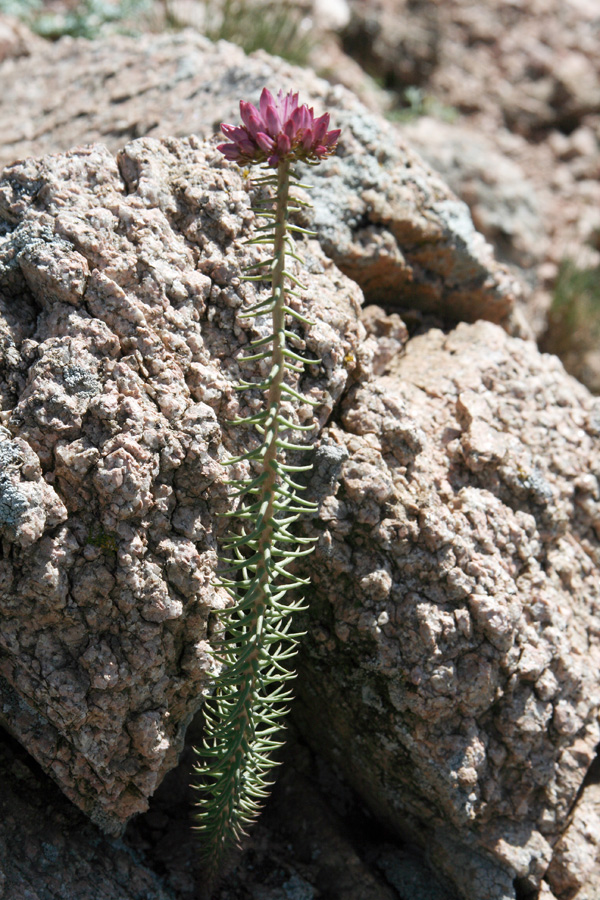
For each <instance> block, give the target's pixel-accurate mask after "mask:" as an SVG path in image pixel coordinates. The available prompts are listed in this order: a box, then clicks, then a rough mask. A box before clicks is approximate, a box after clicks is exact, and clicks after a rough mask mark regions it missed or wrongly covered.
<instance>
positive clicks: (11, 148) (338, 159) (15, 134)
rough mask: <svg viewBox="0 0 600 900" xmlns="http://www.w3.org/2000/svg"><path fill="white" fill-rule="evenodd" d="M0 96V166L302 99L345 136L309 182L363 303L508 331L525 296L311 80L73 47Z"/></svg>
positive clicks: (471, 235) (400, 150)
mask: <svg viewBox="0 0 600 900" xmlns="http://www.w3.org/2000/svg"><path fill="white" fill-rule="evenodd" d="M0 85H2V91H1V92H0V134H2V135H3V138H2V144H0V165H2V164H4V165H6V164H7V163H11V162H13V161H14V160H15V159H18V158H22V157H23V156H26V155H36V156H41V155H43V154H45V153H51V152H56V151H57V150H68V149H69V148H70V147H72V146H74V145H76V144H79V143H82V142H89V141H102V142H103V143H106V145H107V146H108V147H109V148H110V149H112V150H114V151H116V150H118V149H119V148H120V147H122V146H123V143H124V141H125V140H126V139H127V138H130V137H141V136H143V135H150V136H153V137H158V136H165V135H167V136H173V135H174V136H187V135H189V134H196V135H199V136H201V137H210V136H211V135H212V134H214V132H215V131H217V130H218V128H219V124H220V123H221V122H222V121H225V122H235V121H237V120H238V117H239V100H240V99H246V100H250V101H252V102H255V103H256V102H257V101H258V98H259V96H260V91H261V89H262V87H263V86H264V85H267V86H269V87H271V88H272V89H273V90H274V91H277V90H278V89H279V88H282V89H283V90H284V91H287V90H290V89H293V90H295V91H299V92H300V95H301V98H302V100H303V101H304V102H307V103H311V104H313V103H314V105H315V108H316V110H317V111H319V112H322V111H324V110H327V111H329V112H330V113H331V115H332V122H333V124H334V126H335V127H336V128H341V129H342V138H341V140H340V145H339V151H338V153H337V154H336V156H335V158H333V159H331V160H329V161H328V162H327V163H324V164H322V165H321V166H319V167H318V168H317V169H315V170H314V171H311V180H313V181H314V184H315V190H314V191H313V192H312V199H313V202H314V213H313V214H311V223H312V225H313V226H314V227H316V229H317V231H318V233H319V240H320V242H321V245H322V247H323V249H324V250H325V253H326V254H327V255H328V256H330V257H331V259H333V261H334V262H335V263H336V265H337V266H338V268H339V269H341V271H342V272H344V273H345V274H346V275H348V276H349V277H350V278H352V279H353V280H354V281H356V283H357V284H359V285H360V287H361V288H362V290H363V293H364V294H365V297H366V298H367V300H368V301H369V302H372V303H384V304H385V305H386V307H388V308H389V307H393V306H396V307H401V306H407V305H410V306H411V307H417V308H421V309H424V310H427V311H433V312H435V313H437V314H439V315H442V316H443V317H444V318H446V319H450V320H452V319H454V320H461V319H467V320H469V321H473V320H474V319H477V318H486V319H490V320H491V321H493V322H506V321H507V320H510V316H511V311H512V309H513V305H514V302H515V298H516V297H518V296H519V294H520V286H519V284H518V282H517V280H516V279H515V278H514V276H513V275H511V274H510V273H509V272H508V271H507V270H506V269H505V268H504V267H502V266H501V265H499V264H498V263H497V262H496V261H495V260H494V257H493V254H492V251H491V248H490V246H489V245H488V244H486V242H485V240H484V239H483V238H482V236H481V235H480V234H479V233H478V232H477V231H476V230H475V229H474V227H473V222H472V219H471V216H470V213H469V210H468V207H467V206H466V204H465V203H463V202H461V201H459V200H458V199H457V198H456V196H455V195H454V194H453V193H452V192H451V191H450V190H449V189H448V187H447V186H446V184H445V183H444V181H443V180H442V179H441V178H440V177H439V176H438V175H436V174H435V173H434V172H433V171H432V170H431V169H430V168H429V167H428V166H427V165H426V164H425V163H424V162H423V161H422V159H421V158H420V157H419V156H418V155H417V154H416V153H414V152H413V151H412V150H411V149H410V147H409V146H408V145H407V144H406V143H405V142H404V141H403V140H402V139H401V137H400V136H399V135H398V132H397V130H396V129H394V128H393V127H392V126H391V125H390V123H388V122H386V121H385V119H383V118H382V117H380V116H377V115H375V114H373V113H371V112H368V111H367V110H366V109H365V107H364V106H362V105H361V104H360V103H359V102H358V100H356V98H355V97H354V96H353V95H352V94H351V93H350V92H349V91H347V90H345V89H344V88H342V87H332V86H331V85H330V84H328V83H327V82H325V81H323V80H322V79H320V78H317V77H316V76H315V75H314V74H313V73H312V72H309V71H305V70H302V69H299V68H296V67H293V66H290V65H289V64H288V63H285V62H283V61H282V60H278V59H275V58H273V57H270V56H268V55H267V54H266V53H257V54H254V55H253V56H252V57H246V56H244V54H243V52H242V51H241V50H240V49H239V47H234V46H233V45H232V44H227V43H225V42H224V41H221V42H219V43H218V44H216V45H215V44H211V43H210V42H209V41H207V40H206V39H205V38H203V37H201V36H200V35H198V34H197V33H195V32H192V31H187V32H183V33H181V34H177V35H174V34H165V35H160V36H156V35H143V36H141V37H138V38H127V37H112V38H111V39H110V40H101V41H95V42H92V43H90V42H89V41H86V40H72V39H69V38H67V39H63V40H61V41H59V42H58V43H56V44H53V45H47V46H46V48H45V49H43V50H38V51H36V52H35V53H34V54H33V55H32V56H30V57H26V58H23V59H16V60H8V61H7V62H6V63H5V65H4V66H1V67H0ZM48 85H52V91H51V92H49V91H48ZM74 85H77V88H76V90H74ZM15 109H19V110H20V111H21V112H20V114H19V116H18V117H16V116H15V115H14V110H15ZM510 327H517V324H516V323H513V324H512V325H511V326H510Z"/></svg>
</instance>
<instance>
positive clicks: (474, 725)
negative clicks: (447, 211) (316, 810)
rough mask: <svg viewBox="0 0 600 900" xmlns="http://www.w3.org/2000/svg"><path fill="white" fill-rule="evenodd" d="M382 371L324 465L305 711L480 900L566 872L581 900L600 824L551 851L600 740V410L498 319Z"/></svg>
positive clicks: (334, 433) (338, 429) (434, 339)
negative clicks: (580, 889) (497, 322)
mask: <svg viewBox="0 0 600 900" xmlns="http://www.w3.org/2000/svg"><path fill="white" fill-rule="evenodd" d="M372 322H375V325H376V328H375V330H376V332H377V333H379V334H381V332H382V328H383V322H384V320H383V319H382V318H381V316H380V317H379V318H378V317H377V316H374V315H373V314H371V315H370V316H369V319H368V323H369V325H370V327H371V328H372V326H371V323H372ZM390 330H393V327H392V326H391V327H390ZM396 331H397V329H396ZM397 334H398V338H397V339H398V342H399V344H401V343H402V340H403V339H402V335H401V334H400V333H399V332H398V331H397ZM388 340H389V338H388ZM365 350H366V347H365ZM376 371H378V372H379V374H378V375H377V377H376V378H375V379H374V380H373V381H370V382H367V383H365V384H358V385H356V386H354V387H353V388H352V389H351V391H350V392H349V394H348V395H347V396H346V397H345V399H344V401H343V408H342V413H341V417H340V420H339V423H338V424H336V425H332V426H331V427H329V428H328V429H327V430H326V431H325V433H324V435H323V436H322V441H321V448H320V450H319V451H318V460H319V464H318V465H317V467H316V472H315V480H314V489H315V493H316V495H317V496H320V497H321V501H322V502H321V509H320V514H319V521H318V522H317V523H316V524H317V528H318V532H317V533H318V534H319V542H318V545H317V551H316V554H317V555H316V558H315V560H314V562H313V564H312V566H311V573H312V578H313V585H314V590H313V592H312V593H311V596H310V611H311V612H310V615H311V621H310V626H309V636H308V641H307V643H306V644H305V653H304V660H303V665H302V675H301V678H300V679H299V682H298V691H299V694H300V702H299V704H298V706H297V707H296V713H297V716H298V717H299V720H300V721H301V723H302V727H303V730H304V733H305V734H306V735H307V737H308V739H309V740H311V741H312V742H314V746H315V747H317V746H318V747H319V748H320V749H321V750H322V751H326V752H328V754H329V756H330V758H331V759H332V760H334V761H335V762H336V764H337V765H339V767H340V768H341V770H342V771H343V772H344V773H345V775H346V777H347V778H348V780H349V781H350V783H351V784H352V785H353V786H354V787H355V788H356V789H357V790H358V791H359V792H360V793H361V794H362V796H363V798H364V799H365V802H367V803H370V804H371V806H372V808H375V809H376V810H377V812H378V814H379V816H380V817H381V818H382V819H383V820H384V821H387V822H388V824H390V825H391V826H392V827H394V828H395V829H396V830H398V831H399V832H400V833H402V832H404V833H409V834H411V836H412V837H413V839H418V840H420V841H422V843H423V844H424V845H425V846H427V848H428V849H429V853H430V856H431V858H432V859H434V860H435V862H436V864H437V865H438V866H439V867H440V868H441V869H442V870H445V871H446V873H447V874H448V875H449V876H450V877H451V879H452V880H453V882H454V883H455V884H456V885H457V886H458V888H459V891H460V893H461V896H463V897H466V898H469V900H514V898H515V897H517V896H519V897H520V896H528V892H535V891H536V889H537V888H539V886H540V882H541V880H542V878H543V877H544V874H545V873H546V871H547V870H548V869H549V870H548V876H547V877H548V883H549V885H550V887H551V888H552V890H555V889H556V896H557V897H560V898H561V900H563V898H569V897H570V896H571V894H570V893H569V889H570V888H571V887H572V886H573V885H576V884H577V882H578V880H579V882H580V883H581V881H583V880H584V878H585V874H586V867H587V870H588V871H589V870H590V868H593V866H594V861H595V865H598V861H597V852H598V847H597V836H596V835H595V832H594V829H593V827H591V826H589V827H588V826H587V825H586V812H585V811H584V812H582V816H581V818H580V819H579V818H578V819H577V820H576V821H577V822H578V823H579V824H573V825H571V826H570V827H569V830H568V831H567V832H566V834H565V836H564V838H563V841H562V843H561V844H559V845H558V847H557V856H556V859H553V847H554V845H555V844H556V842H557V841H558V840H559V839H560V838H561V835H562V834H563V831H564V829H565V828H567V825H568V823H569V821H570V820H569V816H570V813H571V810H572V807H573V804H574V803H575V801H576V798H577V795H578V791H579V789H580V787H581V785H582V782H583V779H584V776H585V774H586V772H587V770H588V767H589V766H590V763H591V762H592V760H593V759H594V755H595V749H596V746H597V743H598V737H599V729H598V710H599V706H600V683H599V681H598V671H599V668H600V628H599V626H598V621H599V619H598V614H599V611H600V588H599V585H600V578H599V576H600V540H599V539H600V505H599V502H598V501H599V487H598V478H599V476H600V441H599V438H600V407H599V405H598V402H597V401H594V400H593V398H592V397H591V396H590V394H589V393H588V392H587V390H586V389H585V388H583V387H582V386H581V385H579V384H578V383H577V382H576V381H575V380H574V379H572V378H571V377H570V376H568V375H566V374H565V372H564V370H563V368H562V366H561V364H560V363H559V361H558V360H557V359H556V358H554V357H548V356H542V355H541V354H539V352H538V351H537V350H536V348H535V346H534V345H533V344H532V343H530V342H524V341H521V340H519V339H515V338H510V337H508V336H507V335H506V334H505V333H504V332H503V331H502V330H501V329H499V328H498V327H497V326H494V325H492V324H490V323H484V322H480V323H477V324H475V325H467V324H462V325H459V326H458V328H457V329H456V330H455V331H453V332H451V333H450V334H448V335H444V334H443V333H442V332H441V331H437V330H431V331H429V332H428V333H427V334H425V335H422V336H420V337H416V338H413V339H412V340H411V341H409V342H408V344H407V346H406V350H405V353H404V354H403V355H401V354H400V355H398V354H396V356H394V357H393V358H392V359H391V361H390V362H388V363H387V364H386V363H385V359H384V358H380V359H379V361H378V362H377V366H376ZM328 479H329V481H328ZM327 484H328V485H329V487H327V486H326V485H327ZM585 796H586V795H585V794H584V797H585ZM576 816H577V814H576ZM576 832H578V833H577V834H576ZM571 836H572V838H571ZM578 857H579V858H578ZM582 857H583V858H584V864H580V862H581V859H580V858H582ZM549 866H550V868H549ZM582 866H583V867H582Z"/></svg>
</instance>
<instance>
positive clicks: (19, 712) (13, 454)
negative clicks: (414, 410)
mask: <svg viewBox="0 0 600 900" xmlns="http://www.w3.org/2000/svg"><path fill="white" fill-rule="evenodd" d="M250 203H251V200H250V198H249V195H248V185H247V183H246V182H245V181H244V179H243V177H242V176H241V174H240V173H239V170H237V169H236V168H235V167H233V166H231V165H229V164H226V163H225V162H224V160H223V158H222V156H221V154H220V153H218V152H217V151H216V150H215V148H214V145H213V144H207V145H201V144H199V143H198V142H197V141H194V140H190V141H180V142H178V141H172V142H165V143H160V142H158V141H155V140H146V141H138V142H135V143H133V144H130V145H129V146H128V147H127V148H126V149H125V150H124V151H123V152H122V153H121V154H120V155H119V159H118V164H117V160H115V159H114V157H113V156H112V155H111V154H110V153H109V152H108V151H107V150H106V149H105V148H103V147H101V146H96V147H90V148H88V149H85V150H77V151H74V152H72V153H70V154H66V155H62V156H61V155H59V156H55V157H50V158H47V159H45V160H41V161H38V162H34V161H33V160H30V161H28V162H26V163H25V164H22V165H17V166H14V167H13V168H11V169H8V170H7V171H6V172H5V177H4V180H3V181H2V183H1V184H0V210H1V213H0V215H1V216H2V221H3V223H4V237H3V238H2V239H1V241H0V303H1V309H2V320H1V323H0V335H1V347H2V353H3V367H2V369H1V371H2V376H1V378H0V395H1V396H2V408H3V412H2V416H1V421H2V426H1V427H0V463H1V466H2V471H1V472H0V534H1V536H2V539H3V544H4V547H5V553H4V558H3V560H2V562H1V563H0V583H1V593H0V623H1V627H0V635H1V637H0V641H1V647H2V656H1V659H0V698H1V707H0V708H1V709H2V714H3V716H4V719H5V721H6V722H7V723H8V725H9V727H10V729H11V730H12V731H13V733H15V734H16V735H17V736H18V737H19V739H20V740H21V741H22V742H23V744H24V745H25V746H26V747H27V748H28V749H29V750H30V752H31V753H33V755H34V756H35V757H36V758H37V759H38V760H39V762H40V763H41V764H42V766H43V767H44V768H45V769H47V770H48V771H50V772H51V773H52V774H53V776H54V777H55V778H56V779H57V781H58V782H59V784H60V785H61V787H62V789H63V790H64V792H65V793H66V794H67V796H69V797H70V798H71V799H72V800H73V801H74V802H75V803H77V804H78V805H79V806H80V807H81V808H82V809H84V810H85V812H87V814H88V815H90V816H91V818H92V819H93V820H94V821H95V822H97V823H98V824H100V825H101V826H102V827H103V828H105V829H106V830H107V831H111V832H118V831H119V830H120V829H121V828H122V826H123V824H124V823H125V822H126V821H127V819H128V818H129V817H130V816H131V815H132V814H133V813H135V812H138V811H139V810H141V809H145V808H146V805H147V798H148V796H149V795H150V794H152V792H153V791H154V789H155V787H156V785H157V784H158V783H159V782H160V781H161V779H162V777H163V776H164V774H165V772H166V771H168V769H169V768H171V767H172V766H174V765H175V763H176V762H177V758H178V753H179V751H180V749H181V743H182V738H183V733H184V731H185V727H186V725H187V723H188V722H189V720H190V718H191V716H192V715H193V714H194V712H195V711H196V710H197V709H198V708H199V706H200V705H201V703H202V700H203V698H204V696H205V694H206V691H207V689H208V686H209V679H210V668H211V664H210V660H209V657H208V656H207V654H206V649H207V643H206V641H207V638H208V632H207V627H208V618H209V614H210V611H211V609H213V608H215V607H218V606H222V605H223V603H224V595H223V596H219V594H218V592H216V591H215V588H214V587H213V586H212V584H211V578H212V573H213V570H214V566H215V560H216V552H215V548H216V536H215V522H216V521H217V520H216V516H217V515H218V513H219V512H223V511H224V510H225V509H226V508H228V503H229V501H228V499H227V488H226V487H225V486H224V484H223V482H224V481H225V480H226V478H227V477H228V475H227V470H225V469H224V468H223V467H222V466H221V465H220V462H219V461H220V460H221V459H223V458H226V457H227V456H228V455H231V448H233V449H234V450H237V449H239V447H240V441H245V440H247V435H246V434H245V433H244V432H243V430H242V432H241V433H240V429H239V428H236V429H233V433H231V430H230V428H229V427H228V424H227V423H228V421H229V420H230V419H232V418H233V417H234V416H235V415H236V414H238V413H239V411H240V408H244V409H247V408H248V407H247V406H246V405H245V404H246V403H249V402H251V401H250V400H248V399H244V400H242V401H241V404H242V407H240V394H239V393H238V392H236V391H235V390H234V387H233V385H234V383H235V381H236V380H238V379H239V376H240V372H239V364H238V363H237V362H236V359H235V357H236V354H237V351H238V349H240V348H241V347H242V346H243V345H244V344H246V343H247V342H248V340H250V339H252V338H253V337H256V336H257V333H264V329H265V328H266V327H267V326H266V323H265V322H264V321H262V320H260V322H257V323H254V322H252V323H251V322H249V321H247V320H243V319H241V320H237V318H236V311H237V310H239V309H240V308H241V307H242V306H243V305H244V303H246V302H248V301H249V300H250V301H251V300H252V298H255V297H256V291H257V289H256V287H255V286H254V285H253V284H240V277H239V276H240V272H241V268H242V266H243V265H244V264H245V263H248V261H249V259H251V258H252V254H254V256H255V255H256V251H255V250H253V251H252V252H251V253H250V251H249V250H248V248H247V247H244V246H243V244H242V241H243V240H244V239H245V238H247V237H248V235H249V234H250V233H251V231H252V228H253V222H254V221H255V217H254V215H253V213H252V212H251V211H250V209H249V206H250ZM307 255H308V256H309V259H310V267H311V271H312V274H311V276H310V285H311V292H310V295H309V296H310V303H311V315H314V316H315V318H316V319H317V320H318V324H317V325H315V326H314V328H313V329H312V331H311V336H310V337H308V336H307V337H306V346H307V348H308V350H309V351H310V352H313V351H314V355H315V357H322V358H323V359H324V363H323V366H322V367H321V368H320V369H319V370H318V374H315V375H313V376H312V377H310V378H307V380H306V381H305V383H304V384H305V389H306V391H307V392H308V393H309V394H312V396H313V397H316V396H318V399H319V400H320V401H321V403H322V406H321V407H320V413H319V415H320V417H321V421H324V420H325V419H327V417H328V416H329V414H330V413H331V410H332V408H333V406H334V405H335V403H336V401H337V399H338V398H339V396H340V395H341V392H342V391H343V389H344V387H345V385H346V382H347V380H348V377H349V372H350V371H351V369H352V367H353V366H355V365H356V364H355V363H352V362H349V360H352V359H355V357H356V351H357V349H358V342H359V339H360V336H361V334H362V326H360V325H359V323H358V321H357V308H358V305H359V301H360V299H361V298H360V292H359V291H358V289H357V288H356V286H355V285H353V284H352V283H351V282H350V281H348V279H346V278H345V277H344V276H343V275H341V273H339V272H338V271H337V270H336V269H335V267H334V266H333V264H332V263H331V262H329V261H328V260H327V258H326V257H325V256H324V255H323V253H322V251H321V250H320V248H319V245H318V244H317V243H316V242H313V243H312V244H311V245H310V246H309V247H308V248H307ZM301 332H302V330H300V333H299V335H298V345H299V346H301V345H304V338H303V337H302V333H301ZM245 368H246V370H247V375H248V376H249V377H252V376H253V375H254V376H255V377H256V375H258V374H259V373H258V372H254V373H253V372H252V369H251V368H250V369H249V368H248V366H246V367H245ZM304 414H310V413H309V409H308V407H306V408H303V409H301V410H300V415H304ZM223 442H224V443H225V446H224V445H223ZM226 448H228V449H226ZM242 452H243V451H242Z"/></svg>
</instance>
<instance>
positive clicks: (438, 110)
mask: <svg viewBox="0 0 600 900" xmlns="http://www.w3.org/2000/svg"><path fill="white" fill-rule="evenodd" d="M402 100H403V102H402V105H401V106H399V107H397V108H396V109H392V110H390V111H389V112H387V113H386V118H387V119H389V120H390V121H391V122H413V121H414V120H415V119H419V118H420V117H421V116H432V118H434V119H440V120H441V121H442V122H454V121H456V119H457V117H458V111H457V110H456V109H454V107H452V106H446V105H445V104H444V103H442V102H441V101H440V100H438V99H437V97H433V96H432V95H431V94H425V93H424V92H423V91H422V90H421V88H419V87H407V88H405V90H404V92H403V96H402Z"/></svg>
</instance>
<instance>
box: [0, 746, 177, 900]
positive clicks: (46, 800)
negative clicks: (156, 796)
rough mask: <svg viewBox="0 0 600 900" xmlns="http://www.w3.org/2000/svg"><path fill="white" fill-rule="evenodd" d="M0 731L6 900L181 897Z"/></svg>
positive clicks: (0, 860) (1, 891)
mask: <svg viewBox="0 0 600 900" xmlns="http://www.w3.org/2000/svg"><path fill="white" fill-rule="evenodd" d="M15 744H16V742H10V741H7V740H6V736H5V735H4V733H3V732H2V731H0V775H1V777H2V793H1V795H0V897H1V898H2V900H64V898H66V897H68V898H69V900H175V895H174V894H172V893H171V892H170V891H169V890H168V889H166V888H165V887H164V885H162V884H161V882H160V880H159V878H157V876H156V875H155V874H154V873H153V872H152V871H151V870H150V869H148V868H147V867H146V866H144V864H143V862H142V860H141V858H140V857H139V856H138V855H136V854H134V853H132V851H131V849H130V848H129V847H126V846H125V845H124V844H123V843H122V842H121V841H111V840H109V839H107V838H103V837H102V835H101V834H99V833H98V830H97V829H96V828H94V826H93V825H92V824H91V823H90V822H89V821H88V820H87V819H86V818H85V816H84V815H83V814H82V813H81V812H80V811H79V810H77V809H75V807H74V806H73V805H72V804H71V803H69V802H68V800H66V799H65V797H63V796H62V795H61V793H60V791H59V790H58V788H57V787H56V785H54V784H52V782H50V781H49V779H47V778H45V777H44V775H43V773H42V772H41V771H40V770H39V767H38V766H36V765H35V763H33V761H32V759H31V757H30V756H27V755H26V754H25V752H24V751H23V750H22V749H21V748H19V747H18V745H17V746H14V745H15Z"/></svg>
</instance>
